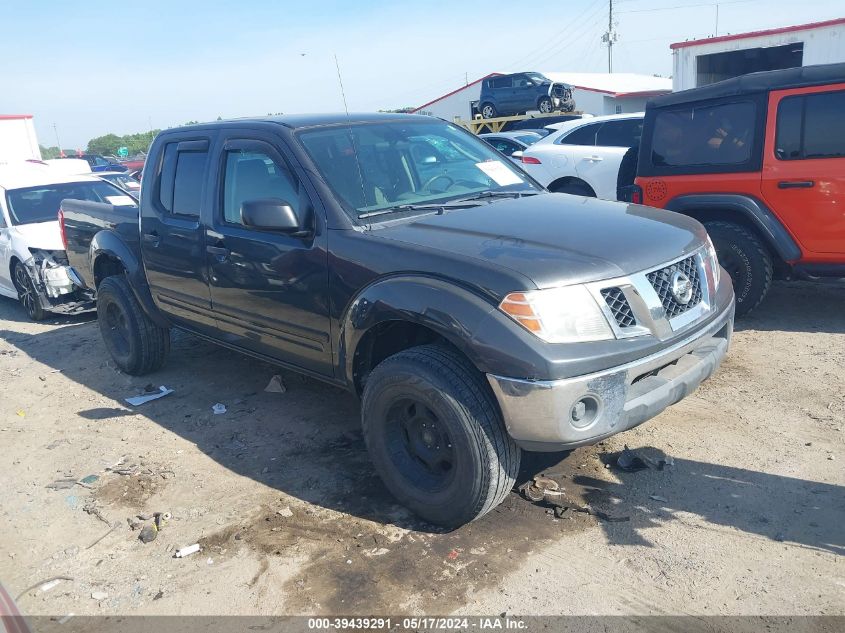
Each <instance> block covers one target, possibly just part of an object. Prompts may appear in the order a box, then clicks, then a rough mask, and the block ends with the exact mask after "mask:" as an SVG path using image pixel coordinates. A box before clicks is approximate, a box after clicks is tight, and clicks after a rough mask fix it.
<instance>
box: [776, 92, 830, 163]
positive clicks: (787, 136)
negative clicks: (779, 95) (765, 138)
mask: <svg viewBox="0 0 845 633" xmlns="http://www.w3.org/2000/svg"><path fill="white" fill-rule="evenodd" d="M843 112H845V91H837V92H824V93H817V94H808V95H801V96H795V97H787V98H785V99H783V100H782V101H781V102H780V105H779V106H778V116H777V138H776V140H775V155H776V156H777V157H778V158H779V159H781V160H801V159H810V158H842V157H843V156H845V122H844V121H843V119H842V113H843Z"/></svg>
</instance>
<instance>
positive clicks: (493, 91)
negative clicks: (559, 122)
mask: <svg viewBox="0 0 845 633" xmlns="http://www.w3.org/2000/svg"><path fill="white" fill-rule="evenodd" d="M478 109H479V111H480V112H481V116H482V117H484V118H485V119H492V118H493V117H497V116H512V115H516V114H525V113H526V112H528V111H529V110H539V111H540V112H542V113H543V114H549V113H551V112H554V111H556V110H561V111H562V112H572V111H573V110H574V109H575V101H574V100H573V99H572V87H571V86H568V85H566V84H563V83H556V82H553V81H552V80H551V79H549V78H548V77H546V76H545V75H543V74H541V73H514V74H512V75H497V76H495V77H488V78H487V79H485V80H484V81H483V82H482V83H481V97H480V98H479V100H478Z"/></svg>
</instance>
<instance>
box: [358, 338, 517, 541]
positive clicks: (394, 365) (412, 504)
mask: <svg viewBox="0 0 845 633" xmlns="http://www.w3.org/2000/svg"><path fill="white" fill-rule="evenodd" d="M361 413H362V426H363V430H364V439H365V440H366V443H367V450H368V451H369V453H370V457H371V459H372V461H373V464H374V465H375V468H376V471H377V472H378V474H379V476H380V477H381V479H382V481H383V482H384V484H385V486H387V488H388V489H389V490H390V492H391V493H392V494H393V496H394V497H396V499H397V500H398V501H399V502H401V503H402V504H404V505H405V506H407V507H408V508H409V509H411V510H412V511H413V512H414V513H415V514H417V515H418V516H420V517H421V518H422V519H424V520H426V521H428V522H430V523H433V524H436V525H441V526H445V527H450V528H453V527H458V526H460V525H463V524H464V523H468V522H469V521H473V520H475V519H477V518H479V517H481V516H483V515H484V514H486V513H487V512H489V511H490V510H492V509H493V508H494V507H496V506H497V505H499V504H500V503H501V502H502V501H503V500H504V498H505V497H506V496H507V494H508V492H510V490H511V489H512V488H513V485H514V482H515V481H516V475H517V472H518V471H519V461H520V457H521V453H520V449H519V447H518V446H517V445H516V444H515V443H514V441H513V440H512V439H511V437H510V436H509V435H508V433H507V431H506V430H505V425H504V422H503V421H502V417H501V414H500V413H499V409H498V406H497V405H496V402H495V399H494V397H493V394H492V392H491V391H490V387H489V386H488V385H487V384H486V383H485V382H484V379H483V377H482V376H481V375H480V374H479V372H478V371H477V370H476V369H475V368H474V367H473V366H472V365H470V364H469V363H468V362H467V361H466V359H464V358H463V357H462V356H461V355H460V354H458V353H457V352H455V351H453V350H451V349H449V348H447V347H444V346H441V345H423V346H420V347H414V348H411V349H408V350H405V351H402V352H399V353H398V354H395V355H393V356H391V357H389V358H387V359H386V360H384V361H383V362H382V363H380V364H379V365H378V366H377V367H376V368H375V369H374V370H373V371H372V373H371V374H370V376H369V378H368V379H367V384H366V386H365V388H364V397H363V402H362V407H361Z"/></svg>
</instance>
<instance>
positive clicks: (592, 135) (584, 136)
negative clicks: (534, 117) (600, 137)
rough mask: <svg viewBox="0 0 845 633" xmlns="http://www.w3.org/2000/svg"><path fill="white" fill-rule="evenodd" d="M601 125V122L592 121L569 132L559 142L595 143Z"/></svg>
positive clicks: (563, 143)
mask: <svg viewBox="0 0 845 633" xmlns="http://www.w3.org/2000/svg"><path fill="white" fill-rule="evenodd" d="M600 127H601V123H592V124H590V125H585V126H583V127H579V128H576V129H575V130H573V131H572V132H570V133H569V134H566V135H564V136H563V138H561V139H560V140H559V141H558V143H560V144H561V145H595V144H596V133H597V132H598V131H599V128H600Z"/></svg>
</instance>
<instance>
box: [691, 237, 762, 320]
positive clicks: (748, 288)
mask: <svg viewBox="0 0 845 633" xmlns="http://www.w3.org/2000/svg"><path fill="white" fill-rule="evenodd" d="M704 227H705V228H706V229H707V232H708V233H709V234H710V239H712V240H713V245H714V246H715V247H716V255H717V256H718V257H719V263H720V264H721V266H722V268H724V269H725V270H726V271H728V274H729V275H730V276H731V280H732V281H733V286H734V294H735V295H736V314H737V316H742V315H744V314H748V313H749V312H751V310H753V309H754V308H756V307H757V306H758V305H760V302H761V301H762V300H763V299H764V298H765V296H766V293H768V292H769V286H771V284H772V257H771V255H769V252H768V251H767V250H766V247H765V246H763V244H762V242H760V240H759V239H758V238H757V236H756V235H754V233H752V232H751V231H749V230H748V229H747V228H745V227H744V226H741V225H739V224H733V223H731V222H707V223H705V225H704Z"/></svg>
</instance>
